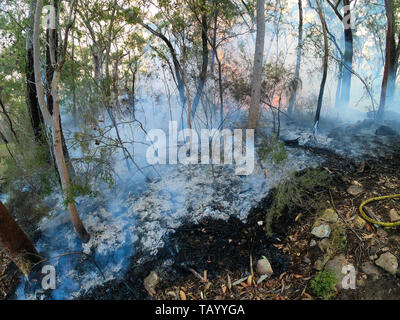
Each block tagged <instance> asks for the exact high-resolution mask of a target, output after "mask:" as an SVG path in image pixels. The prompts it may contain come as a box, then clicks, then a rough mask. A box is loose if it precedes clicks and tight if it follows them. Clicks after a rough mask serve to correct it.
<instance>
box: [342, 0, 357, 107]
mask: <svg viewBox="0 0 400 320" xmlns="http://www.w3.org/2000/svg"><path fill="white" fill-rule="evenodd" d="M343 5H344V6H345V8H347V9H348V11H345V12H344V16H343V19H342V21H343V28H344V43H345V46H344V64H345V65H346V66H347V67H348V68H344V72H343V82H342V88H341V103H342V106H341V107H342V108H347V107H348V106H349V102H350V91H351V76H352V74H351V72H350V70H352V69H353V55H354V54H353V30H352V29H351V11H350V0H343Z"/></svg>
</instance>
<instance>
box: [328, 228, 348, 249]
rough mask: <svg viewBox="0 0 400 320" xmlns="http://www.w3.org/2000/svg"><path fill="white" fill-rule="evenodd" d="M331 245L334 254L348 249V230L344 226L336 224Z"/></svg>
mask: <svg viewBox="0 0 400 320" xmlns="http://www.w3.org/2000/svg"><path fill="white" fill-rule="evenodd" d="M330 243H331V248H332V250H333V251H334V253H336V252H338V251H342V250H344V249H345V248H346V246H347V236H346V230H345V229H344V228H343V227H342V226H340V225H338V224H334V225H333V226H332V232H331V240H330Z"/></svg>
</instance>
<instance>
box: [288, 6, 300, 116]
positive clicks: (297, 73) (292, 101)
mask: <svg viewBox="0 0 400 320" xmlns="http://www.w3.org/2000/svg"><path fill="white" fill-rule="evenodd" d="M298 6H299V38H298V43H297V62H296V70H295V73H294V81H295V84H294V88H293V91H292V92H291V95H290V100H289V107H288V115H289V116H290V115H292V113H293V107H294V104H295V102H296V96H297V88H298V85H299V82H300V67H301V53H302V44H303V3H302V0H298Z"/></svg>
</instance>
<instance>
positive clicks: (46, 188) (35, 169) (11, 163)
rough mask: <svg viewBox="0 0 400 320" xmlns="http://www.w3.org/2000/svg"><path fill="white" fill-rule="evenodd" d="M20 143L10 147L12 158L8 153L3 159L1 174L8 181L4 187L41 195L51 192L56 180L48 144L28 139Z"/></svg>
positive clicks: (9, 189)
mask: <svg viewBox="0 0 400 320" xmlns="http://www.w3.org/2000/svg"><path fill="white" fill-rule="evenodd" d="M20 139H21V137H20ZM21 143H22V145H18V146H14V147H13V148H12V152H13V156H14V159H12V158H11V157H10V156H9V155H7V157H5V158H4V159H3V161H4V168H3V175H4V177H6V178H7V181H8V183H7V184H6V189H8V191H11V192H13V191H17V190H27V191H29V192H33V193H36V194H41V195H42V196H47V195H49V194H51V193H52V192H53V191H54V188H55V187H56V186H57V184H58V182H57V178H56V175H55V172H54V168H53V166H52V165H51V163H50V161H49V153H48V146H47V145H43V146H40V145H37V144H34V143H32V142H31V141H30V140H28V141H22V142H21ZM25 143H29V144H30V145H29V146H28V145H25Z"/></svg>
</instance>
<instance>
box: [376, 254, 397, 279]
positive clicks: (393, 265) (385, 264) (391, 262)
mask: <svg viewBox="0 0 400 320" xmlns="http://www.w3.org/2000/svg"><path fill="white" fill-rule="evenodd" d="M375 264H376V265H377V266H378V267H381V268H382V269H383V270H385V271H386V272H389V273H391V274H393V275H394V274H396V272H397V268H398V267H399V264H398V262H397V258H396V257H395V256H394V255H393V254H391V253H390V252H386V253H383V254H381V256H380V257H379V259H378V260H376V261H375Z"/></svg>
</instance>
